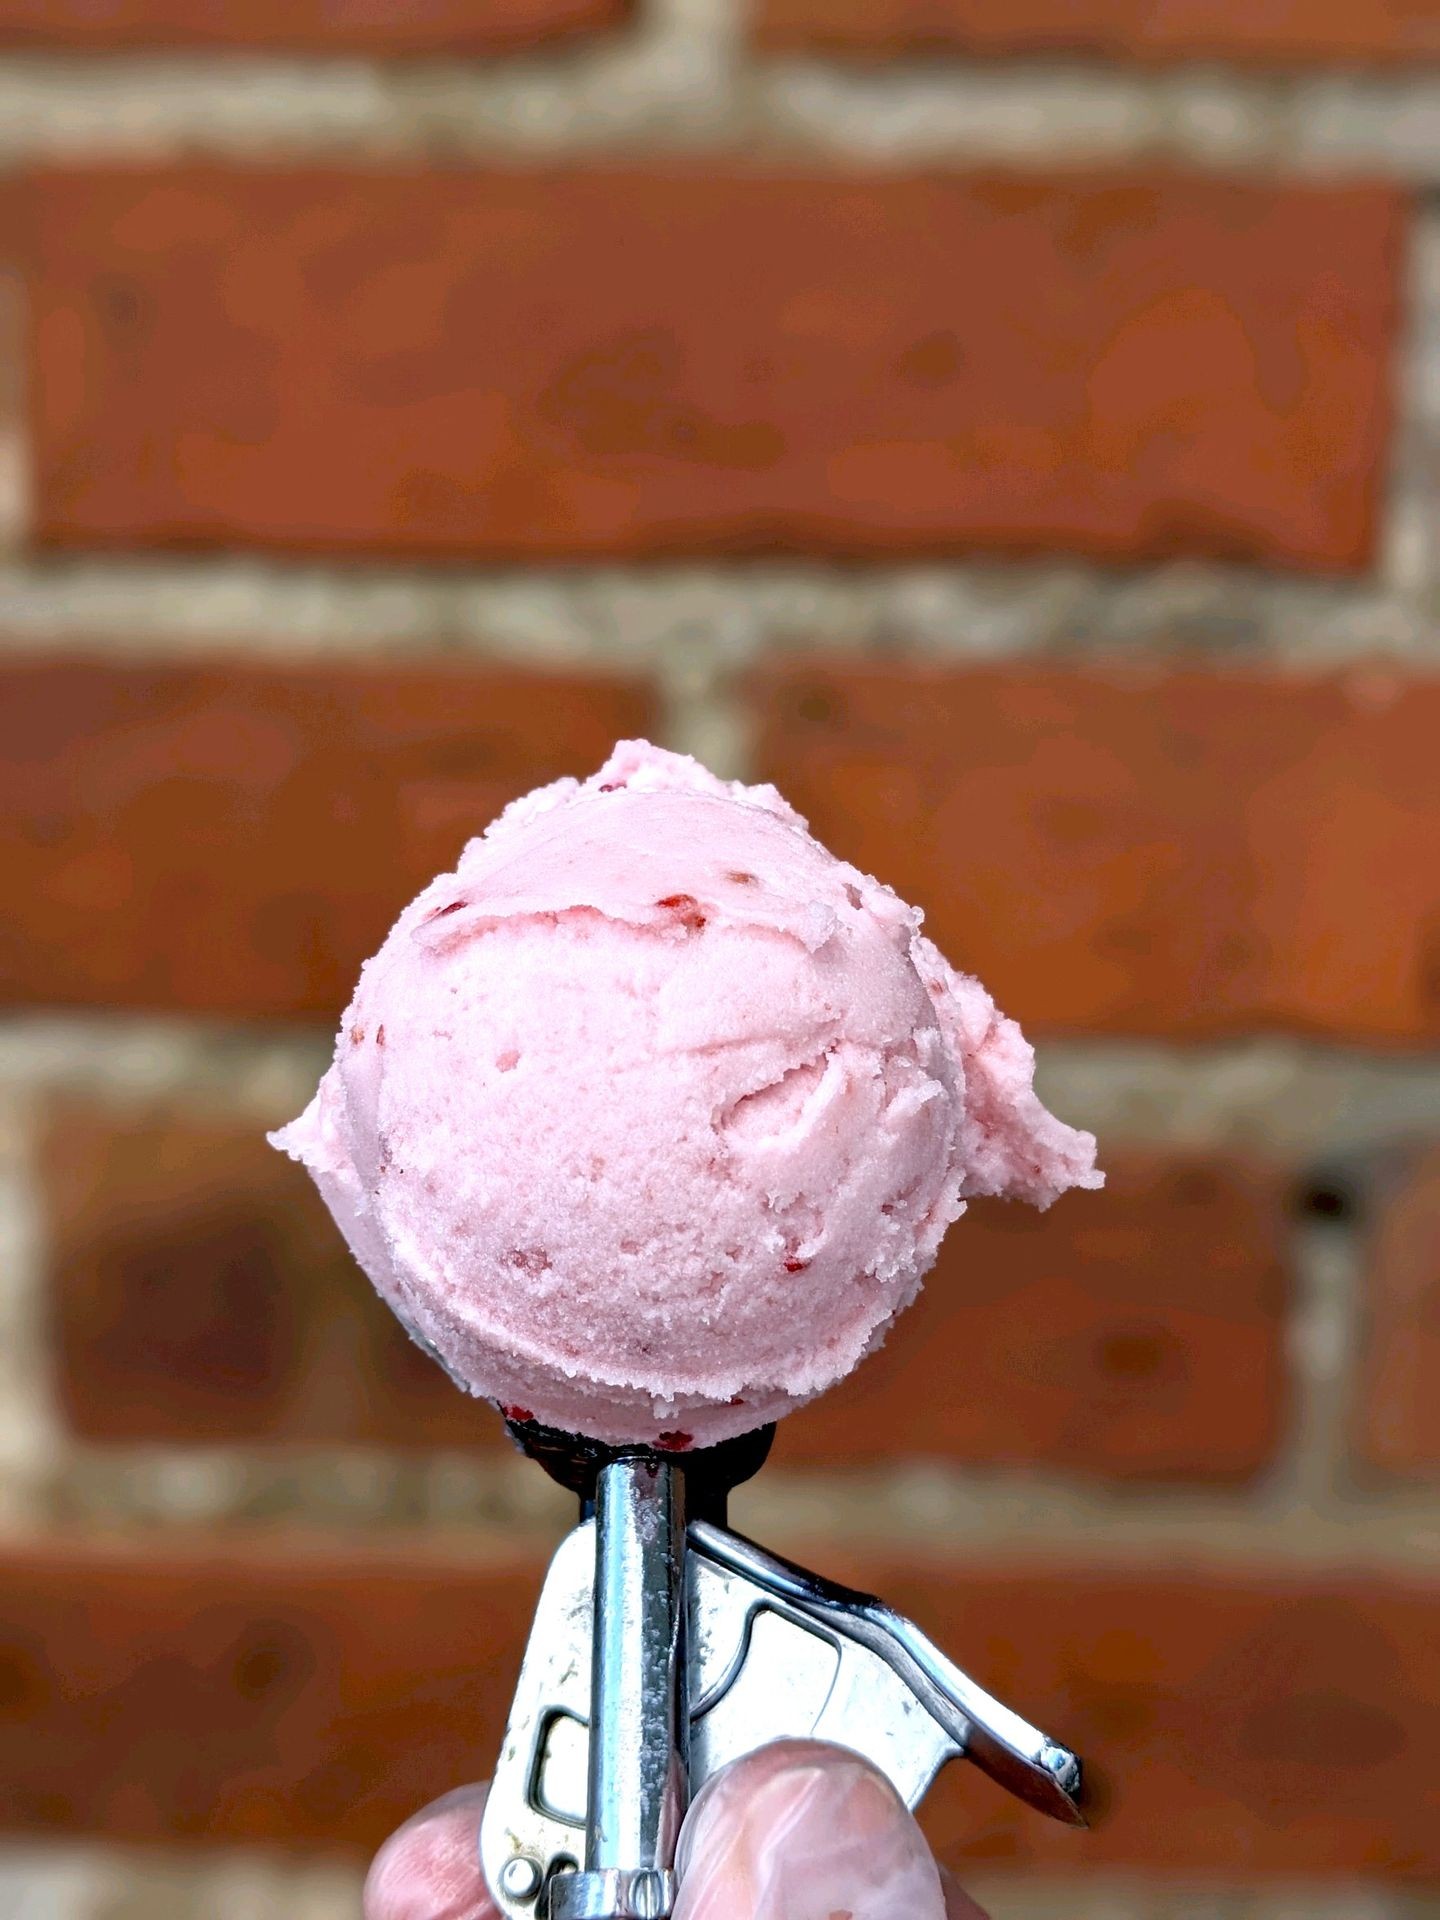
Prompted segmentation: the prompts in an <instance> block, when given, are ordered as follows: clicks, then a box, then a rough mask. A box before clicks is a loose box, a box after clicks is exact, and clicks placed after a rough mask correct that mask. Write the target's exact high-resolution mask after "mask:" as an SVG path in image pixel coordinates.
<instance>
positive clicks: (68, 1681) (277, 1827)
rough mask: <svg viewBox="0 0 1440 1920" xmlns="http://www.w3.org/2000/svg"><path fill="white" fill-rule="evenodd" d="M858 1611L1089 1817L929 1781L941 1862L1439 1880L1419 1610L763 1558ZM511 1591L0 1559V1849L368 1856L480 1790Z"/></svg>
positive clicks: (1307, 1578) (1439, 1686)
mask: <svg viewBox="0 0 1440 1920" xmlns="http://www.w3.org/2000/svg"><path fill="white" fill-rule="evenodd" d="M773 1544H774V1545H776V1546H779V1547H782V1548H790V1549H793V1550H794V1551H796V1552H797V1553H798V1554H799V1556H800V1557H801V1558H802V1559H812V1560H817V1559H818V1560H822V1561H823V1563H824V1566H825V1570H826V1571H828V1572H832V1573H834V1574H835V1575H836V1576H837V1577H850V1578H854V1579H858V1580H860V1581H862V1582H864V1583H866V1584H870V1585H878V1586H880V1587H881V1588H882V1589H883V1590H884V1591H885V1593H886V1594H887V1596H888V1597H889V1598H891V1599H893V1600H894V1601H895V1602H896V1603H897V1604H898V1605H900V1606H902V1607H905V1608H907V1609H908V1610H910V1611H911V1612H912V1613H914V1614H915V1615H916V1616H917V1617H918V1618H919V1619H920V1621H921V1622H922V1624H924V1625H925V1626H927V1627H928V1628H929V1630H930V1631H931V1632H932V1633H934V1634H935V1635H936V1636H937V1637H938V1638H940V1639H941V1640H942V1641H943V1642H944V1644H945V1646H946V1647H947V1649H948V1650H949V1651H951V1652H952V1653H953V1654H954V1655H955V1657H956V1658H957V1659H959V1660H960V1661H961V1663H962V1664H963V1665H965V1666H966V1667H967V1668H968V1669H969V1670H970V1671H972V1672H973V1673H974V1674H975V1675H976V1677H977V1678H979V1679H981V1680H983V1681H985V1682H986V1683H987V1684H989V1685H991V1686H993V1687H995V1688H996V1689H997V1690H999V1691H1000V1692H1001V1693H1002V1694H1003V1695H1004V1696H1005V1697H1006V1698H1008V1699H1009V1700H1011V1701H1012V1702H1013V1703H1014V1704H1015V1705H1016V1706H1017V1707H1019V1708H1021V1709H1022V1710H1023V1711H1025V1712H1026V1713H1028V1714H1030V1715H1031V1716H1032V1717H1033V1718H1035V1719H1036V1720H1038V1721H1039V1722H1040V1724H1041V1725H1043V1726H1045V1727H1047V1728H1049V1729H1053V1730H1054V1731H1055V1732H1056V1733H1058V1734H1059V1735H1061V1736H1062V1737H1063V1738H1065V1739H1067V1740H1070V1741H1072V1742H1073V1743H1074V1744H1075V1745H1076V1746H1077V1747H1078V1748H1079V1750H1080V1751H1081V1752H1082V1753H1083V1754H1084V1755H1085V1756H1086V1757H1087V1759H1089V1760H1090V1761H1091V1762H1092V1765H1093V1767H1094V1768H1095V1770H1096V1772H1097V1774H1098V1773H1103V1775H1104V1776H1105V1779H1106V1781H1107V1783H1108V1787H1109V1798H1110V1801H1111V1809H1110V1812H1109V1813H1108V1815H1107V1817H1106V1818H1105V1819H1104V1820H1103V1821H1102V1822H1101V1823H1100V1824H1099V1825H1098V1826H1097V1827H1096V1828H1095V1829H1094V1830H1093V1831H1092V1832H1091V1833H1089V1834H1084V1833H1075V1832H1073V1831H1069V1830H1061V1829H1059V1828H1056V1827H1053V1826H1051V1825H1050V1823H1048V1822H1046V1821H1043V1820H1041V1819H1040V1818H1038V1817H1037V1816H1036V1815H1035V1814H1033V1813H1031V1812H1030V1811H1029V1810H1028V1809H1026V1808H1023V1807H1021V1806H1019V1805H1018V1804H1017V1803H1015V1802H1013V1801H1008V1800H1006V1799H1005V1798H1004V1797H1003V1796H1002V1795H1001V1794H1000V1792H999V1790H998V1789H996V1788H994V1787H992V1786H991V1785H990V1783H989V1782H987V1781H985V1780H983V1779H981V1778H980V1777H979V1776H977V1775H975V1774H974V1773H973V1772H971V1771H970V1770H968V1769H965V1768H961V1767H952V1768H950V1769H949V1770H948V1771H947V1773H946V1774H945V1775H943V1776H942V1780H941V1784H940V1786H939V1787H938V1788H937V1790H936V1792H935V1794H934V1795H933V1796H932V1798H931V1800H930V1801H929V1802H928V1803H927V1806H926V1816H925V1817H926V1823H927V1825H928V1827H929V1829H930V1831H931V1833H932V1835H934V1836H935V1837H936V1839H937V1840H938V1842H939V1843H940V1845H941V1846H942V1848H943V1849H944V1851H945V1852H946V1853H947V1854H948V1855H950V1856H952V1857H956V1858H959V1859H960V1860H962V1861H964V1862H969V1863H975V1862H984V1863H987V1864H991V1863H994V1862H997V1861H1010V1862H1014V1863H1015V1864H1017V1865H1023V1866H1025V1867H1027V1868H1028V1867H1032V1866H1041V1867H1063V1868H1064V1869H1065V1870H1066V1871H1082V1870H1084V1869H1087V1868H1114V1867H1141V1868H1149V1869H1154V1870H1160V1871H1166V1872H1175V1873H1182V1872H1183V1873H1193V1874H1195V1875H1196V1876H1197V1877H1199V1876H1205V1875H1221V1876H1226V1877H1238V1876H1241V1875H1250V1874H1264V1873H1271V1872H1285V1873H1292V1874H1302V1873H1303V1874H1306V1875H1315V1874H1325V1873H1331V1872H1334V1873H1352V1874H1359V1873H1364V1874H1365V1875H1366V1876H1367V1877H1376V1878H1393V1879H1410V1880H1415V1881H1421V1880H1424V1881H1435V1880H1440V1820H1437V1819H1436V1817H1435V1816H1436V1812H1437V1803H1436V1798H1435V1789H1434V1787H1433V1784H1432V1783H1431V1781H1430V1774H1429V1770H1428V1769H1429V1759H1430V1755H1431V1752H1432V1749H1433V1744H1434V1740H1433V1728H1434V1723H1435V1716H1436V1713H1437V1711H1440V1639H1437V1636H1436V1634H1435V1632H1434V1620H1435V1609H1436V1605H1437V1601H1440V1590H1437V1588H1436V1586H1435V1584H1434V1582H1433V1581H1425V1580H1422V1579H1420V1578H1418V1577H1414V1578H1411V1579H1404V1578H1401V1577H1399V1576H1395V1575H1382V1574H1378V1573H1368V1574H1367V1573H1358V1572H1357V1573H1354V1574H1349V1575H1345V1574H1340V1573H1333V1572H1327V1571H1324V1570H1318V1571H1317V1570H1311V1571H1307V1572H1299V1571H1296V1572H1293V1573H1289V1574H1287V1573H1284V1572H1281V1571H1278V1570H1269V1571H1264V1570H1260V1569H1251V1570H1246V1569H1243V1568H1232V1569H1229V1570H1225V1569H1222V1568H1220V1567H1218V1566H1214V1565H1212V1566H1209V1567H1202V1566H1193V1567H1190V1568H1187V1569H1185V1570H1184V1571H1183V1572H1177V1573H1175V1574H1162V1573H1157V1572H1155V1571H1153V1570H1147V1569H1146V1568H1145V1567H1143V1566H1141V1565H1134V1566H1125V1565H1115V1566H1111V1567H1109V1568H1104V1567H1099V1566H1095V1565H1093V1564H1085V1563H1078V1562H1068V1563H1067V1562H1058V1563H1053V1564H1047V1565H1045V1566H1043V1567H1040V1566H1036V1565H1034V1564H1033V1563H1032V1564H1031V1565H1029V1566H1028V1567H1010V1568H1005V1567H1001V1566H998V1565H996V1564H994V1563H991V1562H985V1561H980V1562H976V1561H974V1560H973V1559H972V1560H970V1561H968V1562H966V1564H964V1565H963V1566H954V1567H951V1568H949V1569H946V1568H944V1567H943V1566H941V1565H940V1564H939V1563H938V1562H930V1563H923V1562H910V1563H900V1562H895V1561H893V1560H892V1561H886V1560H882V1559H870V1560H864V1559H858V1558H856V1557H854V1556H849V1555H844V1554H837V1553H831V1552H825V1551H822V1553H820V1554H812V1553H810V1552H809V1551H808V1550H807V1548H806V1547H805V1545H804V1544H803V1543H800V1542H788V1541H786V1542H781V1541H777V1542H774V1543H773ZM536 1579H537V1570H535V1569H524V1568H520V1567H511V1566H505V1567H498V1568H496V1567H487V1566H483V1565H477V1564H476V1562H475V1560H474V1559H473V1557H467V1558H465V1559H460V1560H452V1561H449V1562H443V1561H441V1560H439V1559H437V1558H435V1557H433V1550H427V1549H425V1548H417V1547H413V1546H411V1545H409V1544H408V1543H405V1542H402V1541H399V1540H396V1541H392V1542H389V1543H388V1544H387V1545H386V1547H385V1549H384V1550H383V1551H380V1550H376V1551H373V1552H372V1553H371V1554H369V1555H368V1556H365V1557H362V1556H361V1555H360V1554H358V1553H356V1554H353V1555H349V1556H340V1555H335V1554H322V1553H320V1552H319V1551H316V1552H313V1553H311V1552H306V1551H305V1550H303V1549H302V1548H301V1547H300V1546H299V1545H297V1544H296V1543H290V1542H282V1543H280V1544H274V1543H272V1544H269V1545H263V1546H262V1545H259V1544H255V1543H250V1542H247V1543H246V1544H245V1545H244V1546H243V1547H237V1548H231V1549H230V1550H228V1551H221V1550H218V1549H215V1548H208V1549H204V1550H198V1551H195V1552H187V1551H186V1550H185V1549H184V1548H183V1547H181V1546H177V1545H175V1544H173V1543H167V1544H166V1546H165V1547H163V1548H156V1547H155V1546H153V1545H152V1546H151V1547H150V1548H149V1549H148V1550H147V1549H142V1548H138V1547H137V1548H133V1549H130V1550H126V1549H123V1548H119V1547H104V1548H102V1547H79V1546H73V1547H72V1546H63V1547H62V1546H54V1547H48V1548H30V1549H21V1548H16V1547H13V1546H12V1547H10V1548H8V1549H6V1551H5V1552H4V1554H3V1556H0V1623H3V1624H0V1679H3V1699H4V1702H5V1706H6V1711H5V1712H4V1713H3V1714H0V1824H3V1825H4V1826H6V1827H9V1828H20V1829H23V1830H28V1831H32V1832H42V1833H103V1834H106V1835H108V1836H111V1837H112V1838H117V1839H124V1840H128V1841H143V1842H154V1841H165V1840H170V1839H176V1838H184V1839H205V1840H210V1841H221V1840H246V1841H265V1840H271V1841H287V1842H292V1843H293V1842H303V1843H305V1844H307V1845H309V1844H315V1843H319V1844H322V1845H326V1846H332V1845H342V1846H353V1847H364V1848H368V1847H372V1846H374V1845H375V1844H376V1842H377V1841H378V1840H379V1839H380V1838H381V1837H382V1836H383V1835H384V1834H385V1833H386V1832H387V1831H388V1830H389V1829H390V1828H391V1827H392V1826H393V1825H394V1824H395V1823H396V1822H397V1821H399V1820H400V1819H401V1818H403V1817H404V1815H405V1814H406V1813H408V1812H409V1811H411V1810H412V1809H413V1808H414V1807H415V1806H416V1805H417V1804H419V1803H420V1802H421V1801H422V1800H423V1799H425V1798H426V1797H428V1796H429V1795H431V1794H434V1793H438V1792H441V1791H443V1790H444V1789H446V1788H448V1787H449V1786H451V1785H454V1784H456V1783H457V1782H459V1781H461V1780H464V1779H470V1778H474V1777H476V1776H477V1775H481V1774H483V1773H484V1772H485V1771H487V1769H488V1767H489V1765H490V1761H491V1756H492V1755H493V1753H494V1751H495V1748H496V1745H497V1743H498V1738H499V1731H500V1724H501V1720H502V1717H503V1714H504V1711H505V1707H506V1704H507V1703H508V1696H509V1693H510V1690H511V1686H512V1684H513V1674H514V1671H515V1667H516V1664H517V1660H518V1654H519V1647H520V1640H521V1636H522V1634H523V1631H524V1620H525V1617H526V1616H527V1615H528V1612H529V1609H530V1606H531V1602H532V1598H533V1594H534V1591H535V1585H536Z"/></svg>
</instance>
